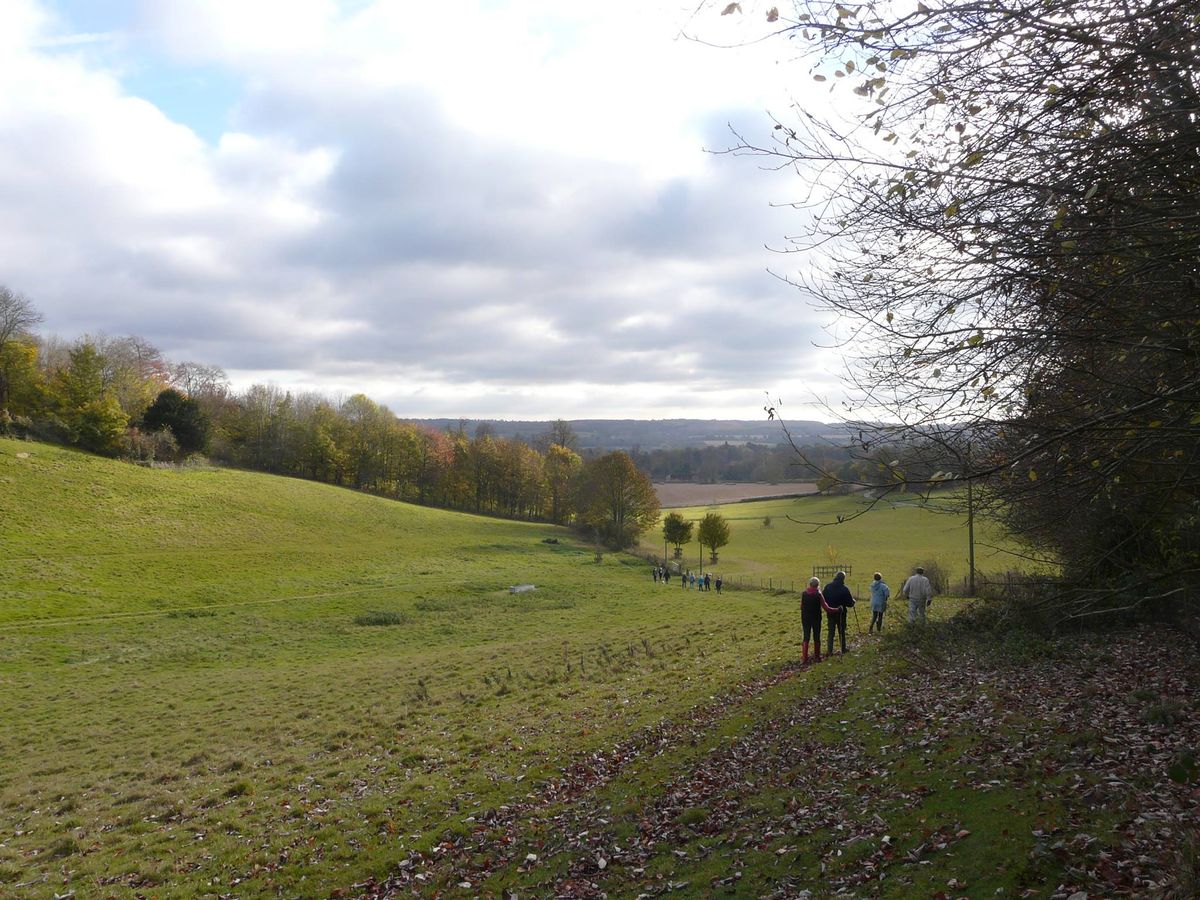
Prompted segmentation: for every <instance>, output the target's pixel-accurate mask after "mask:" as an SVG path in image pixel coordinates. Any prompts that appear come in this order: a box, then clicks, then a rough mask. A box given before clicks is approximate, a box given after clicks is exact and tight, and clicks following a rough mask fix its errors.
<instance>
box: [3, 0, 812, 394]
mask: <svg viewBox="0 0 1200 900" xmlns="http://www.w3.org/2000/svg"><path fill="white" fill-rule="evenodd" d="M574 15H580V16H581V18H571V16H574ZM571 16H569V15H568V13H567V12H566V11H564V9H563V7H562V4H560V3H549V2H545V3H543V2H536V0H529V2H524V3H513V4H494V3H487V4H484V3H479V4H469V3H468V4H466V5H464V6H462V7H461V8H459V11H458V13H457V14H456V16H455V18H454V20H447V19H445V18H444V11H443V10H442V9H441V8H438V7H436V6H435V5H431V4H426V5H420V6H419V7H417V5H414V4H396V3H374V4H365V5H364V4H354V5H353V6H352V7H350V8H349V9H342V8H340V7H339V6H338V5H337V4H334V3H332V2H322V0H306V2H294V0H289V2H286V3H284V2H282V0H278V2H275V0H271V2H259V3H252V4H247V3H236V4H235V3H232V2H219V0H209V2H187V3H183V2H167V0H163V2H157V3H154V4H147V5H146V6H145V11H144V15H143V16H142V18H140V19H139V20H137V21H136V22H134V23H133V24H132V25H129V26H128V27H129V29H130V32H129V33H128V34H125V35H122V36H121V37H120V39H118V40H115V41H114V42H113V43H114V44H115V45H116V46H118V47H120V48H124V49H122V50H121V51H120V52H122V53H134V52H138V53H142V54H145V55H144V57H139V58H138V59H137V60H136V61H132V62H131V61H130V60H128V59H124V58H117V59H114V57H113V56H112V55H111V52H108V51H106V52H104V53H99V54H97V53H93V52H91V49H92V48H89V47H88V46H87V42H78V43H77V42H74V41H72V40H68V39H66V38H67V37H68V36H69V35H71V34H73V33H75V32H73V31H72V30H71V28H70V25H71V23H70V22H62V21H59V22H56V21H55V20H53V19H52V18H51V17H50V16H48V15H47V14H46V13H45V12H44V10H43V9H41V8H40V7H38V6H36V5H34V4H33V3H31V2H28V0H21V2H19V3H16V4H15V5H13V6H11V7H6V8H5V11H4V12H3V13H0V34H6V35H8V37H7V38H6V40H7V41H8V42H9V48H10V50H11V52H10V53H9V55H8V58H7V59H6V60H5V61H4V63H3V64H0V197H3V199H4V201H5V204H6V209H7V210H9V211H10V214H9V215H8V216H7V217H6V218H5V220H4V221H2V222H0V242H2V243H3V245H4V246H5V247H6V248H12V249H11V252H10V253H9V255H8V259H7V260H6V262H7V268H6V270H5V271H4V272H2V273H0V278H2V279H3V280H4V281H5V282H6V283H8V284H9V285H10V286H12V287H14V288H15V289H18V290H21V291H22V292H24V293H26V294H27V295H29V296H30V297H31V298H32V299H33V300H34V302H35V303H36V304H37V305H38V306H39V307H40V308H41V309H42V311H43V312H45V313H46V317H47V322H48V326H49V327H50V328H51V329H53V330H55V331H58V332H60V333H64V334H68V335H71V334H79V333H83V332H88V331H96V330H104V331H107V332H109V333H136V334H140V335H143V336H145V337H146V338H148V339H149V340H151V341H152V342H154V343H155V344H157V345H158V346H160V347H161V348H162V349H163V350H164V351H165V352H166V353H167V354H168V355H170V356H172V357H174V358H180V359H182V358H187V359H196V360H202V361H205V362H209V363H213V364H217V365H221V366H223V367H224V368H226V369H227V370H228V371H230V372H231V373H232V374H233V375H234V376H235V377H236V378H237V379H238V380H239V381H241V382H244V383H248V382H249V381H251V380H261V379H268V378H272V379H275V380H276V381H278V382H279V383H281V384H283V385H285V386H288V387H294V388H295V389H316V390H326V391H329V392H338V391H341V392H354V391H359V390H362V391H366V392H367V393H369V394H371V396H373V397H375V398H376V399H378V400H380V401H381V402H384V403H387V404H388V405H389V406H391V407H392V408H393V409H394V410H396V411H397V412H399V413H401V414H412V415H434V414H443V415H451V416H453V415H460V414H462V415H473V416H478V415H505V416H510V417H514V416H533V415H537V416H551V417H553V416H559V415H564V416H593V415H597V414H600V412H601V411H603V412H606V413H608V414H612V415H637V414H650V413H654V414H658V415H667V414H671V415H698V416H708V415H713V416H718V415H720V416H728V415H744V416H746V417H753V416H756V415H757V414H758V412H759V408H760V407H761V405H762V404H761V402H760V396H761V392H762V391H763V390H765V389H768V388H770V387H771V386H772V385H778V384H792V383H795V378H796V375H797V373H812V374H811V376H810V377H809V380H810V381H811V380H813V379H816V378H822V379H825V380H827V377H826V376H824V375H822V374H821V373H822V372H823V370H824V367H826V366H827V365H828V363H829V360H828V359H827V358H826V357H825V355H824V354H821V353H818V352H816V351H813V350H812V348H811V341H812V339H813V338H814V337H815V336H816V335H817V330H816V320H815V317H814V315H813V314H812V313H811V312H810V311H809V310H807V309H806V308H805V307H804V306H803V305H802V303H801V302H800V299H799V297H798V296H797V295H796V293H795V292H794V291H793V290H792V289H790V288H788V287H787V286H786V285H783V284H782V283H780V282H779V281H778V280H777V279H774V278H772V277H771V276H770V275H769V274H768V273H767V272H766V267H767V266H768V265H769V264H772V263H778V262H780V260H779V258H778V257H775V256H773V255H772V254H771V253H770V252H768V251H767V250H766V249H765V248H764V246H763V245H764V243H766V242H769V241H772V240H774V239H775V238H776V237H777V236H778V235H781V234H783V233H785V232H787V231H790V230H794V229H795V227H796V224H797V218H796V213H795V212H794V211H792V210H780V209H773V208H772V207H771V205H770V201H771V200H772V199H776V198H778V196H779V194H780V193H781V192H787V191H789V190H790V184H789V183H788V181H787V179H786V177H784V178H782V179H781V177H780V175H779V174H778V173H774V172H764V171H761V170H759V169H757V168H755V167H754V166H753V165H749V164H745V161H740V160H736V159H733V158H729V157H720V156H712V155H709V154H706V153H704V152H703V150H702V148H703V147H704V146H708V147H721V146H724V143H725V142H726V134H727V132H726V123H728V122H731V121H732V122H735V123H742V124H744V125H746V127H761V128H762V129H763V131H764V132H765V130H766V127H767V123H766V120H765V117H763V116H762V114H761V113H759V112H758V111H756V110H754V109H752V108H747V107H746V106H743V105H739V104H738V103H737V99H738V93H739V86H741V87H740V89H741V90H748V89H747V88H746V84H747V82H746V81H745V80H744V79H743V78H741V77H739V78H737V79H732V78H731V77H730V76H729V74H728V73H729V71H731V66H728V65H727V64H725V63H719V64H714V62H713V59H714V58H715V57H714V56H713V55H712V54H717V53H719V51H712V50H706V48H700V47H698V46H696V45H693V44H689V43H687V42H682V43H681V42H678V41H674V40H673V38H674V34H675V32H674V31H673V30H672V29H677V24H672V22H673V19H672V18H671V17H670V16H667V15H660V14H658V13H657V12H654V13H653V14H651V13H649V12H647V11H646V10H645V9H644V7H643V4H633V3H624V2H622V3H617V4H616V5H615V6H614V7H612V8H610V9H607V10H605V9H604V8H601V7H596V8H591V9H589V10H587V11H585V12H583V13H581V14H580V13H574V12H572V13H571ZM643 26H644V27H643ZM14 33H16V34H17V35H18V37H17V38H14V37H13V35H14ZM0 40H5V39H0ZM618 47H620V48H621V52H620V53H618V52H616V48H618ZM138 48H140V49H138ZM154 65H159V66H164V67H168V69H169V68H170V67H177V68H176V69H170V71H168V69H164V78H165V77H168V75H174V74H177V71H178V70H182V69H186V68H187V67H189V66H204V67H217V68H218V69H220V70H221V71H222V72H223V73H224V77H227V78H232V79H234V80H235V81H236V83H237V84H239V85H240V95H239V100H238V103H237V106H236V108H234V109H232V110H230V114H229V121H230V122H231V123H232V128H231V129H230V130H227V131H226V132H225V133H224V134H222V135H221V136H220V137H219V139H217V140H215V141H210V140H206V139H205V138H203V137H201V136H200V135H199V134H198V133H197V132H196V131H194V130H193V129H192V128H191V127H189V124H188V122H187V117H186V115H178V116H177V118H174V119H173V118H171V117H169V116H168V115H166V114H165V113H164V112H163V110H162V109H160V108H159V107H157V106H155V105H154V104H152V103H150V102H148V101H147V100H145V99H143V98H141V97H138V96H136V95H135V94H133V93H131V92H130V88H129V84H128V81H129V79H127V78H125V77H124V73H125V71H126V70H127V69H129V68H134V69H138V70H139V71H140V73H141V74H140V76H139V77H140V78H142V79H144V78H145V77H146V67H148V66H154ZM754 71H757V70H754ZM751 74H753V73H751ZM723 76H724V80H723ZM747 77H749V76H747ZM731 82H732V83H731ZM754 96H757V95H754ZM730 404H732V405H730ZM743 404H748V405H747V406H746V408H745V409H744V410H742V405H743Z"/></svg>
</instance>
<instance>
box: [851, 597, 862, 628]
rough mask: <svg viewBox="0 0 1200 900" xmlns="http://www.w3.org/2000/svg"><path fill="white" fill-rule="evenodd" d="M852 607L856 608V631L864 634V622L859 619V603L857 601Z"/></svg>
mask: <svg viewBox="0 0 1200 900" xmlns="http://www.w3.org/2000/svg"><path fill="white" fill-rule="evenodd" d="M850 608H851V609H852V610H854V629H855V630H856V631H857V632H858V633H859V634H862V622H860V621H858V604H857V603H855V604H854V605H853V606H852V607H850Z"/></svg>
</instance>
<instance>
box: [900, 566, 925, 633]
mask: <svg viewBox="0 0 1200 900" xmlns="http://www.w3.org/2000/svg"><path fill="white" fill-rule="evenodd" d="M901 593H903V594H904V596H905V597H907V598H908V621H909V622H910V623H912V624H916V623H917V622H920V623H921V624H922V625H924V624H925V610H926V608H927V607H928V606H929V604H930V603H931V602H932V601H933V585H932V584H930V583H929V579H928V578H926V577H925V569H924V567H922V566H917V570H916V572H915V573H914V574H912V575H909V576H908V581H906V582H904V587H903V589H902V590H901Z"/></svg>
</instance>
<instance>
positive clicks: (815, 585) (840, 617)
mask: <svg viewBox="0 0 1200 900" xmlns="http://www.w3.org/2000/svg"><path fill="white" fill-rule="evenodd" d="M900 592H901V593H902V594H903V595H904V596H905V597H907V598H908V621H909V622H910V623H912V624H914V625H915V624H922V625H923V624H925V611H926V609H927V608H928V607H929V604H930V603H931V602H933V585H932V584H931V583H930V581H929V578H928V577H926V575H925V569H924V568H923V567H922V566H917V567H916V571H915V572H914V573H913V574H912V575H910V576H909V577H908V580H907V581H905V582H904V587H903V588H901V589H900ZM891 596H892V590H891V588H889V587H888V586H887V582H885V581H884V580H883V575H881V574H880V573H879V572H876V573H875V576H874V580H873V581H872V582H871V624H870V625H869V626H868V627H867V633H868V634H870V633H871V632H872V631H875V630H878V631H880V632H882V631H883V614H884V613H885V612H887V605H888V600H889V599H891ZM853 606H854V595H853V594H851V593H850V588H848V587H846V573H845V572H838V573H837V574H836V575H834V576H833V581H831V582H830V583H829V584H827V585H825V590H824V591H822V590H821V579H819V578H815V577H814V578H810V579H809V580H808V587H807V588H806V589H805V591H804V593H803V594H801V595H800V624H801V626H802V628H803V631H804V645H803V649H804V655H803V659H802V664H803V665H808V645H809V641H810V639H811V640H812V641H813V643H814V644H815V645H816V646H815V649H816V661H817V662H820V661H821V617H822V612H824V614H825V615H827V616H828V617H829V625H828V628H827V634H828V636H829V637H828V642H827V644H826V650H825V655H826V656H832V655H833V639H834V634H835V632H836V633H837V635H838V636H839V637H840V638H841V646H842V653H845V652H846V616H847V614H848V612H849V610H850V608H851V607H853Z"/></svg>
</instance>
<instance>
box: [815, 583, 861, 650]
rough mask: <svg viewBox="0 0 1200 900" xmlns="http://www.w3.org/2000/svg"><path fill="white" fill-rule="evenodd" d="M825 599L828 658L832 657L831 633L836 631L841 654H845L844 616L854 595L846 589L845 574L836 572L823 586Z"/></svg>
mask: <svg viewBox="0 0 1200 900" xmlns="http://www.w3.org/2000/svg"><path fill="white" fill-rule="evenodd" d="M823 596H824V598H825V610H826V612H828V613H829V646H828V648H827V649H826V654H827V655H828V656H833V633H834V631H835V630H836V631H837V632H838V634H839V635H841V638H842V652H843V653H845V652H846V616H847V615H849V611H850V607H852V606H853V605H854V595H853V594H851V593H850V588H848V587H846V573H845V572H838V573H837V574H836V575H834V576H833V581H831V582H829V584H827V585H825V591H824V593H823Z"/></svg>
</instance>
